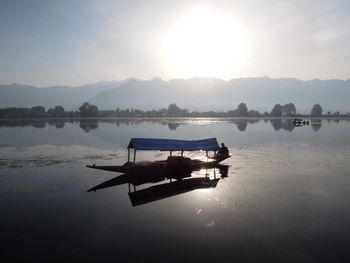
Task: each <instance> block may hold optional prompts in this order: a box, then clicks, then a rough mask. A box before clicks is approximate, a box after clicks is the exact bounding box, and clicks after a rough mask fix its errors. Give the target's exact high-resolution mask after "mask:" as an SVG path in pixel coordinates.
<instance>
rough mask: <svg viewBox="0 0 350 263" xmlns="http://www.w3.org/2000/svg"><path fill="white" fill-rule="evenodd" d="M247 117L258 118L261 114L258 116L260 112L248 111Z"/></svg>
mask: <svg viewBox="0 0 350 263" xmlns="http://www.w3.org/2000/svg"><path fill="white" fill-rule="evenodd" d="M248 116H249V117H260V116H261V114H260V112H258V111H257V110H250V111H249V112H248Z"/></svg>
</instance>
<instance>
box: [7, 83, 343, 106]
mask: <svg viewBox="0 0 350 263" xmlns="http://www.w3.org/2000/svg"><path fill="white" fill-rule="evenodd" d="M348 98H350V80H349V79H348V80H338V79H335V80H308V81H302V80H298V79H294V78H284V79H271V78H267V77H263V78H240V79H232V80H229V81H224V80H221V79H215V78H192V79H174V80H169V81H163V80H161V79H153V80H137V79H128V80H124V81H103V82H98V83H95V84H89V85H83V86H78V87H68V86H52V87H47V88H36V87H33V86H26V85H20V84H11V85H0V107H1V108H5V107H33V106H37V105H42V106H44V107H46V108H48V107H54V106H56V105H62V106H63V107H64V108H66V109H67V110H76V109H78V108H79V106H80V105H81V104H82V103H83V102H85V101H87V102H90V103H93V104H95V105H97V106H98V108H99V109H101V110H107V109H108V110H115V109H116V108H121V109H125V108H137V109H144V110H150V109H160V108H166V107H167V106H168V105H169V104H170V103H174V102H175V103H177V105H178V106H180V107H181V108H187V109H189V110H190V111H193V110H200V111H207V110H215V111H218V110H225V111H226V110H232V109H235V108H236V107H237V105H238V104H239V103H240V102H245V103H246V104H247V106H248V108H249V109H256V110H259V111H261V112H263V111H268V112H270V111H271V109H272V107H273V105H275V104H276V103H280V104H285V103H289V102H293V103H294V104H295V106H296V108H297V112H298V113H309V112H310V109H311V107H312V105H313V104H315V103H319V104H321V105H322V107H323V110H324V112H327V111H332V112H333V111H341V112H350V105H349V101H348Z"/></svg>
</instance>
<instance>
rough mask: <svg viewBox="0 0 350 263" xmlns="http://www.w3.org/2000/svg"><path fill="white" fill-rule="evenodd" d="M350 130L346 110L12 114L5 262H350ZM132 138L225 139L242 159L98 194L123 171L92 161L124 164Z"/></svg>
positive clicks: (0, 139) (2, 136)
mask: <svg viewBox="0 0 350 263" xmlns="http://www.w3.org/2000/svg"><path fill="white" fill-rule="evenodd" d="M349 131H350V121H346V120H322V121H321V120H313V121H312V123H311V124H310V125H306V126H303V127H294V126H293V123H291V121H290V120H280V119H274V120H254V119H251V120H238V119H235V120H220V119H193V120H191V119H184V120H181V119H172V120H165V119H164V120H147V121H146V120H103V121H95V120H81V121H73V120H72V121H70V122H64V121H59V120H57V121H54V120H51V121H43V120H27V121H9V120H8V121H4V120H3V121H1V122H0V208H1V216H0V226H1V233H0V243H1V244H0V245H1V246H0V250H1V253H0V260H1V262H14V261H23V262H28V261H33V262H39V261H45V262H54V261H55V262H63V261H68V260H69V261H73V260H74V261H87V262H91V261H95V262H97V261H99V262H104V261H108V262H251V261H260V262H348V247H349V242H350V232H349V227H350V202H349V200H350V163H349V160H350V136H349ZM132 137H145V138H147V137H153V138H173V139H204V138H211V137H216V138H217V139H218V141H219V143H221V142H225V144H226V145H227V146H228V148H229V150H230V153H231V154H232V157H231V158H230V159H228V160H226V161H224V162H223V164H225V165H227V166H228V167H227V169H224V170H220V169H209V170H200V171H195V172H194V173H193V174H192V177H187V179H191V178H203V177H207V178H209V179H210V180H213V179H214V178H216V179H217V184H216V185H214V186H213V187H208V188H203V187H193V188H191V189H189V190H188V191H182V192H181V191H178V192H177V191H175V192H174V191H172V190H171V192H169V193H166V194H165V195H164V193H163V195H162V196H158V197H157V196H153V198H151V199H147V200H140V199H138V202H137V203H132V200H131V196H132V195H129V191H130V192H131V193H133V192H135V191H136V192H137V191H142V190H144V189H148V188H151V187H155V186H157V187H158V186H159V185H160V187H162V186H163V184H173V183H177V181H176V180H175V179H171V180H170V179H166V178H163V179H164V180H163V179H159V178H158V180H155V181H154V182H147V180H145V181H146V182H145V183H143V184H141V183H140V184H135V187H134V185H132V184H131V185H129V184H127V183H124V184H115V185H113V180H112V183H110V184H109V185H107V187H105V188H103V189H99V190H97V191H90V192H88V190H89V189H91V188H93V187H95V186H98V185H100V184H102V183H104V182H106V181H108V180H111V179H113V178H115V177H117V176H119V175H120V174H118V173H113V172H106V171H99V170H94V169H89V168H87V167H86V165H88V164H93V163H95V164H101V165H118V164H123V163H124V162H125V161H126V160H127V150H126V147H127V145H128V143H129V140H130V138H132ZM174 154H176V153H174ZM167 155H168V153H166V152H138V153H137V160H138V161H141V160H154V159H156V160H160V159H164V158H166V157H167ZM204 155H205V153H186V156H189V157H191V158H197V157H198V158H199V157H201V156H204ZM162 180H163V181H162ZM184 180H186V179H184ZM178 182H179V181H178ZM151 189H154V188H151ZM175 190H176V189H175ZM169 191H170V190H169Z"/></svg>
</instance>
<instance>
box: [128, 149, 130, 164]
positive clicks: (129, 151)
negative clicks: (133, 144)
mask: <svg viewBox="0 0 350 263" xmlns="http://www.w3.org/2000/svg"><path fill="white" fill-rule="evenodd" d="M128 162H130V148H128Z"/></svg>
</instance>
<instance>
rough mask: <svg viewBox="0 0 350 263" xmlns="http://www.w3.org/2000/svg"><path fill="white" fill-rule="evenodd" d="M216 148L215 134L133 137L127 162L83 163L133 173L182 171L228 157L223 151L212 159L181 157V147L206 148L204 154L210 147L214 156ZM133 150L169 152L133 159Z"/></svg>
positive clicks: (210, 166) (97, 167)
mask: <svg viewBox="0 0 350 263" xmlns="http://www.w3.org/2000/svg"><path fill="white" fill-rule="evenodd" d="M130 149H134V161H133V162H130ZM219 149H220V147H219V145H218V142H217V140H216V139H215V138H211V139H205V140H191V141H188V140H168V139H145V138H133V139H131V140H130V142H129V145H128V162H126V163H125V164H123V165H118V166H115V165H113V166H98V165H95V164H94V165H88V166H87V167H89V168H93V169H99V170H105V171H113V172H120V173H126V174H135V175H141V174H142V175H146V174H148V175H150V174H152V175H154V174H171V173H184V172H191V171H194V170H198V169H202V168H213V167H215V166H217V165H218V164H219V163H220V162H222V161H223V160H225V159H227V158H229V157H230V156H229V155H227V156H220V157H218V158H212V159H209V158H207V161H201V160H192V159H190V158H187V157H183V152H184V151H206V154H207V157H208V151H214V156H216V151H218V150H219ZM136 150H159V151H169V152H170V156H169V157H168V159H167V160H162V161H154V162H135V159H136ZM173 151H180V152H181V156H172V152H173Z"/></svg>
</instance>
